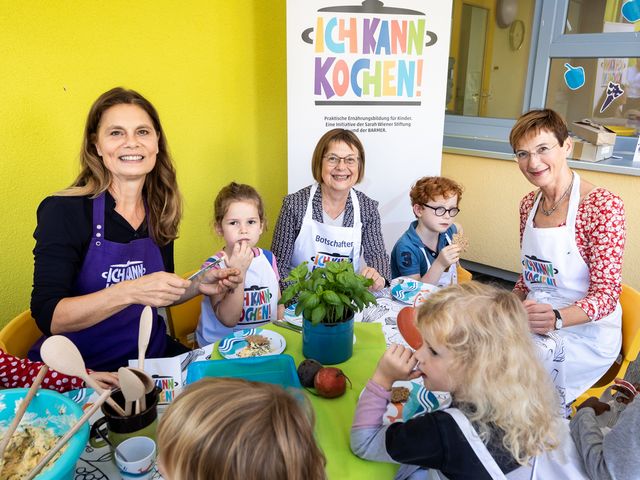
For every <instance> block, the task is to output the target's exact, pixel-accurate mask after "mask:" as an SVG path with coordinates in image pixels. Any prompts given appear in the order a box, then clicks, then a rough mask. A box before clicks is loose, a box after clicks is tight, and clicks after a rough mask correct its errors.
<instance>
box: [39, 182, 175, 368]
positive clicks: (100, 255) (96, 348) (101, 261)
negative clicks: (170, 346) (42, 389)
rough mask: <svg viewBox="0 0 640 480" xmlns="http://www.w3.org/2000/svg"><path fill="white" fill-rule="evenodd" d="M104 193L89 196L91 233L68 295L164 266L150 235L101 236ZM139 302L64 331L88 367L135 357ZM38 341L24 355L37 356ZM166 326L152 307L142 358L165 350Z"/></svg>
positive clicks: (115, 364)
mask: <svg viewBox="0 0 640 480" xmlns="http://www.w3.org/2000/svg"><path fill="white" fill-rule="evenodd" d="M104 198H105V194H104V193H102V194H100V196H98V197H96V198H95V199H94V200H93V235H92V238H91V243H90V244H89V249H88V250H87V255H86V256H85V259H84V262H83V264H82V268H81V269H80V273H79V275H78V278H77V280H76V283H75V285H74V288H73V296H80V295H87V294H89V293H93V292H96V291H98V290H102V289H103V288H107V287H110V286H111V285H114V284H116V283H118V282H121V281H124V280H134V279H136V278H139V277H141V276H143V275H146V274H149V273H154V272H160V271H163V270H164V263H163V261H162V255H161V253H160V249H159V248H158V246H157V245H156V243H155V242H154V241H153V239H152V238H151V237H149V238H141V239H138V240H132V241H131V242H129V243H116V242H110V241H109V240H105V238H104V237H105V229H104V205H105V201H104ZM143 308H144V306H143V305H130V306H128V307H126V308H125V309H124V310H122V311H120V312H118V313H116V314H115V315H112V316H111V317H109V318H105V319H104V320H102V321H101V322H100V323H97V324H95V325H93V326H91V327H88V328H85V329H84V330H81V331H78V332H73V333H65V334H64V336H65V337H67V338H69V339H70V340H71V341H73V343H75V344H76V346H77V347H78V350H80V353H82V358H84V361H85V364H86V366H87V368H91V369H93V370H100V371H115V370H117V369H118V368H119V367H122V366H124V365H126V364H127V361H128V360H129V359H134V358H138V329H139V327H140V314H141V313H142V309H143ZM43 340H44V339H41V340H39V341H38V342H36V344H35V345H34V346H33V347H32V350H31V351H30V352H29V358H31V359H34V360H39V359H40V345H41V344H42V341H43ZM166 340H167V339H166V328H165V325H164V321H163V320H162V318H160V317H158V311H157V309H155V308H154V309H153V329H152V331H151V339H150V341H149V347H148V348H147V355H146V356H147V357H149V358H154V357H162V356H164V352H165V348H166Z"/></svg>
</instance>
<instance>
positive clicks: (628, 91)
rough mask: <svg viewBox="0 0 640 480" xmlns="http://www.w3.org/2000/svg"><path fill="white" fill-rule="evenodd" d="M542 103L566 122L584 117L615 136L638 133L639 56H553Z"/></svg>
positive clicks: (639, 125)
mask: <svg viewBox="0 0 640 480" xmlns="http://www.w3.org/2000/svg"><path fill="white" fill-rule="evenodd" d="M545 104H546V106H547V107H548V108H552V109H554V110H556V111H557V112H558V113H560V114H561V115H562V116H563V117H564V118H565V120H566V121H567V123H569V124H570V123H571V122H574V121H576V120H582V119H584V118H588V119H591V120H593V121H595V122H597V123H600V124H603V125H606V126H607V127H609V128H611V129H612V130H614V131H616V133H617V134H618V135H622V136H635V135H638V129H639V128H640V59H639V58H573V59H572V58H554V59H552V60H551V70H550V74H549V86H548V89H547V98H546V102H545Z"/></svg>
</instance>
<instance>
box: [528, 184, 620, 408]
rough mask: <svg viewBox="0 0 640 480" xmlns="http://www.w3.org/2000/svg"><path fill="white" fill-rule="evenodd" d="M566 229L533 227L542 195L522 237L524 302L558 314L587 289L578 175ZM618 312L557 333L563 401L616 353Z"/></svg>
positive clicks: (590, 380) (579, 390) (590, 382)
mask: <svg viewBox="0 0 640 480" xmlns="http://www.w3.org/2000/svg"><path fill="white" fill-rule="evenodd" d="M573 175H574V178H573V186H572V187H571V196H570V198H569V208H568V212H567V220H566V224H565V225H563V226H561V227H552V228H535V227H534V225H533V219H534V217H535V215H536V212H537V210H538V205H539V203H540V199H541V197H542V196H541V195H538V197H537V198H536V200H535V203H534V205H533V208H532V209H531V212H530V213H529V217H528V218H527V223H526V226H525V229H524V233H523V235H522V248H521V254H520V259H521V261H522V265H523V279H524V282H525V285H526V286H527V288H528V289H529V294H528V296H527V299H531V300H535V301H536V302H538V303H547V304H550V305H551V306H552V308H554V309H556V310H559V309H561V308H564V307H567V306H570V305H572V304H573V303H574V302H576V301H577V300H580V299H581V298H584V297H585V296H586V294H587V290H588V289H589V267H588V266H587V264H586V263H585V261H584V259H583V258H582V256H581V255H580V252H579V250H578V246H577V244H576V231H575V228H576V216H577V212H578V205H579V203H580V176H579V175H578V174H577V173H575V172H574V173H573ZM621 319H622V309H621V308H620V304H619V303H618V305H617V307H616V309H615V310H614V311H613V313H611V314H610V315H608V316H606V317H604V318H601V319H600V320H597V321H595V322H587V323H583V324H580V325H573V326H569V327H563V328H561V329H559V330H557V334H558V335H560V336H561V337H562V339H563V341H564V354H565V355H564V356H565V367H564V369H565V375H566V379H565V383H566V385H565V398H566V401H567V403H569V402H571V401H573V400H575V399H576V397H578V396H579V395H580V394H581V393H582V392H584V391H585V390H587V389H588V388H589V387H591V385H593V384H594V383H595V382H596V381H597V380H598V379H599V378H600V377H601V376H602V375H603V374H604V373H605V372H606V371H607V370H608V369H609V367H610V366H611V364H612V363H613V362H614V361H615V359H616V357H617V356H618V354H619V353H620V346H621V343H622V336H621Z"/></svg>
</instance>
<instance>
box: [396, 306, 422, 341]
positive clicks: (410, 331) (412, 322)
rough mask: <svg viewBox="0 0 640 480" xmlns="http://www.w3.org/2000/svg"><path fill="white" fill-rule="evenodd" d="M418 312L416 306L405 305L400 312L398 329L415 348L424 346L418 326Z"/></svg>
mask: <svg viewBox="0 0 640 480" xmlns="http://www.w3.org/2000/svg"><path fill="white" fill-rule="evenodd" d="M416 312H417V310H416V309H415V308H414V307H404V308H403V309H402V310H400V312H398V330H400V334H401V335H402V338H404V339H405V341H406V342H407V343H408V344H409V345H410V346H411V348H413V349H414V350H417V349H419V348H420V347H421V346H422V335H421V334H420V331H419V330H418V327H416Z"/></svg>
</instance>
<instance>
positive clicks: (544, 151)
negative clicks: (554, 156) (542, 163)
mask: <svg viewBox="0 0 640 480" xmlns="http://www.w3.org/2000/svg"><path fill="white" fill-rule="evenodd" d="M557 146H558V144H557V143H556V144H555V145H552V146H551V147H547V146H546V145H542V146H540V147H538V149H537V150H536V151H535V152H527V151H526V150H518V151H517V152H516V153H514V157H515V159H516V160H517V161H518V162H528V161H529V160H530V159H531V157H533V156H534V155H537V156H538V158H546V157H547V156H548V155H549V152H551V150H553V149H554V148H556V147H557Z"/></svg>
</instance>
